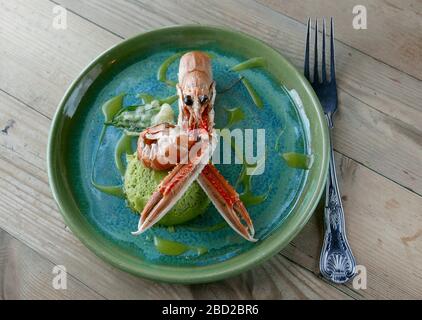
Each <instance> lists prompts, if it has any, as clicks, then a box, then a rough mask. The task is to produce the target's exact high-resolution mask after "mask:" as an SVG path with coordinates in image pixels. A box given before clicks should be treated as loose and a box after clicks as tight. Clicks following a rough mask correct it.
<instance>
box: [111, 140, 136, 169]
mask: <svg viewBox="0 0 422 320" xmlns="http://www.w3.org/2000/svg"><path fill="white" fill-rule="evenodd" d="M132 153H133V151H132V137H131V136H129V135H126V134H123V135H122V137H121V138H120V140H119V142H118V143H117V145H116V149H114V163H115V165H116V168H117V169H118V170H119V172H120V174H121V175H122V176H124V175H125V171H126V168H125V165H124V164H123V161H122V155H126V154H132Z"/></svg>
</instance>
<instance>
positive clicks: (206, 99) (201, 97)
mask: <svg viewBox="0 0 422 320" xmlns="http://www.w3.org/2000/svg"><path fill="white" fill-rule="evenodd" d="M207 101H208V96H199V102H200V103H201V104H205V103H207Z"/></svg>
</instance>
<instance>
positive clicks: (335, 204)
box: [304, 18, 356, 283]
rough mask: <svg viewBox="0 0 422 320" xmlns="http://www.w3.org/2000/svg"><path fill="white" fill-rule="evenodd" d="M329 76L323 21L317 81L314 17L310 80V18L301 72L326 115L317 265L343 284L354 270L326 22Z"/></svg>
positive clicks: (331, 37)
mask: <svg viewBox="0 0 422 320" xmlns="http://www.w3.org/2000/svg"><path fill="white" fill-rule="evenodd" d="M330 27H331V32H330V46H331V53H330V77H328V76H327V69H326V64H325V38H326V23H325V19H324V20H323V28H322V57H321V80H320V77H319V71H318V20H315V48H314V54H315V61H314V72H313V80H312V79H311V77H310V72H309V64H310V62H309V47H310V46H309V42H310V33H311V19H309V20H308V31H307V34H306V49H305V68H304V69H305V70H304V74H305V77H306V78H307V79H308V81H309V82H310V83H311V85H312V87H313V88H314V90H315V92H316V94H317V96H318V98H319V100H320V102H321V105H322V107H323V109H324V113H325V116H326V118H327V122H328V127H329V128H330V164H329V172H328V178H327V184H326V189H325V194H326V196H325V209H324V225H325V234H324V242H323V246H322V250H321V257H320V262H319V264H320V265H319V267H320V271H321V274H322V275H323V276H324V278H326V279H327V280H330V281H332V282H334V283H345V282H347V281H349V280H350V279H352V278H353V277H354V275H355V273H356V262H355V258H354V257H353V254H352V250H351V249H350V246H349V243H348V242H347V237H346V230H345V222H344V211H343V205H342V203H341V197H340V191H339V188H338V183H337V175H336V166H335V163H334V152H333V143H332V141H333V140H332V134H331V131H332V130H331V129H332V128H333V115H334V113H335V112H336V110H337V85H336V74H335V61H334V22H333V18H331V21H330Z"/></svg>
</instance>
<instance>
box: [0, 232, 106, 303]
mask: <svg viewBox="0 0 422 320" xmlns="http://www.w3.org/2000/svg"><path fill="white" fill-rule="evenodd" d="M54 267H55V264H53V263H51V262H50V261H48V260H46V259H45V258H43V257H41V256H40V255H39V254H38V253H36V252H35V251H34V250H32V249H30V248H29V247H27V246H26V245H24V244H23V243H22V242H20V241H18V240H16V239H15V238H13V237H12V236H11V235H10V234H8V233H7V232H5V231H3V230H1V229H0V300H2V299H4V300H17V299H31V300H34V299H36V300H37V299H90V300H92V299H104V298H103V297H102V296H100V295H99V294H98V293H96V292H95V291H93V290H92V289H90V288H88V287H87V286H85V285H84V284H82V283H81V282H80V281H79V280H77V279H75V278H74V277H72V276H67V277H66V289H63V290H62V289H54V287H53V278H54V277H55V276H56V274H55V273H53V268H54Z"/></svg>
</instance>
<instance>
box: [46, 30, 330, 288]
mask: <svg viewBox="0 0 422 320" xmlns="http://www.w3.org/2000/svg"><path fill="white" fill-rule="evenodd" d="M187 50H202V51H205V52H207V53H209V55H210V57H211V58H212V65H213V73H214V79H215V80H216V82H217V100H216V102H215V112H216V127H217V128H224V127H229V128H230V129H235V128H239V129H253V130H255V131H254V132H256V130H257V129H265V139H266V148H265V151H266V152H265V154H266V156H265V170H263V172H262V174H260V175H257V176H253V177H252V178H251V179H239V177H242V170H243V169H245V167H244V166H243V165H242V164H234V163H232V164H230V165H217V167H218V169H219V170H220V171H221V172H222V174H223V175H224V176H225V177H226V178H227V179H228V180H229V182H231V183H232V184H233V185H235V186H236V188H237V190H238V192H239V193H241V194H242V193H243V194H245V196H244V199H246V200H245V201H246V205H247V208H248V211H249V212H250V214H251V217H252V219H253V221H254V225H255V228H256V237H257V238H259V241H258V242H257V243H249V242H247V241H245V240H243V239H242V238H240V237H239V236H238V235H237V234H236V233H234V232H233V231H232V230H231V229H230V228H228V227H226V226H225V224H224V221H223V220H222V218H221V217H220V215H219V214H218V213H217V211H216V210H215V209H214V207H213V206H212V205H209V206H208V207H207V209H206V211H205V213H204V214H202V215H201V216H200V217H198V218H196V219H195V220H192V221H189V222H188V223H186V224H183V225H180V226H176V227H174V228H168V227H163V226H156V227H154V228H152V229H151V230H149V231H148V232H146V233H145V234H142V235H141V236H139V237H134V236H132V235H131V234H130V232H131V231H134V230H135V229H136V226H137V220H138V216H137V215H136V214H134V213H133V212H131V210H130V209H129V208H128V207H127V205H126V202H125V201H124V199H121V198H117V197H113V196H111V195H109V194H105V193H103V192H101V191H99V190H98V189H96V188H95V187H94V186H93V185H92V184H91V180H90V177H91V174H92V175H93V176H94V179H95V181H96V183H99V184H102V185H119V184H121V183H122V177H121V174H120V173H119V171H118V170H117V168H115V165H114V150H115V147H116V144H117V143H118V141H119V138H120V136H121V135H122V131H121V130H119V129H118V128H115V127H107V129H106V131H105V135H104V136H103V137H104V139H103V140H102V141H101V143H100V142H99V141H100V135H101V132H102V130H103V126H104V117H103V114H102V112H101V107H102V105H103V104H104V103H105V102H107V101H109V100H110V99H112V98H113V97H116V96H118V95H121V94H122V96H123V99H122V100H121V101H122V102H121V104H122V107H126V106H130V105H137V104H140V103H141V102H142V101H141V99H140V98H139V95H138V94H139V93H144V94H149V95H151V96H154V97H156V98H164V97H168V96H171V95H174V94H175V88H174V86H172V85H171V82H172V81H174V80H176V77H177V65H178V59H177V58H175V59H174V61H173V62H172V63H171V64H170V65H169V68H168V70H167V72H166V73H165V78H166V80H169V81H168V83H167V84H166V83H164V82H163V81H160V79H158V78H157V73H158V70H159V68H160V65H162V63H163V62H164V61H166V60H167V59H168V58H169V57H172V56H175V55H177V54H179V53H182V52H185V51H187ZM253 58H258V59H256V60H255V62H256V64H255V65H254V68H248V69H244V70H233V69H232V67H234V66H235V65H238V64H239V63H242V62H244V61H246V60H249V59H253ZM239 77H243V78H244V79H246V80H244V81H243V82H241V81H238V79H239ZM161 80H163V79H161ZM169 83H170V85H169ZM251 92H254V93H253V94H251ZM172 107H173V108H174V110H175V111H176V110H177V108H176V103H173V105H172ZM96 150H98V153H96ZM296 154H305V155H307V159H310V158H312V163H311V164H310V163H309V162H308V163H305V162H306V161H305V162H303V163H301V161H298V159H297V156H296ZM299 160H300V159H299ZM306 166H307V167H308V169H307V170H306V169H304V167H306ZM327 168H328V135H327V128H326V125H325V119H324V116H323V112H322V110H321V107H320V105H319V102H318V100H317V98H316V96H315V94H314V92H313V90H312V89H311V87H310V86H309V84H308V82H307V81H306V80H305V79H304V77H303V76H302V75H301V74H300V73H299V72H298V71H297V70H296V69H295V68H294V67H293V66H292V65H291V64H290V63H289V62H287V61H286V60H285V59H284V58H283V57H282V56H281V55H280V54H279V53H278V52H276V51H274V50H273V49H271V48H270V47H268V46H267V45H265V44H264V43H262V42H261V41H259V40H257V39H254V38H252V37H250V36H248V35H245V34H242V33H239V32H235V31H231V30H227V29H221V28H215V27H204V26H181V27H171V28H165V29H160V30H156V31H152V32H148V33H145V34H141V35H139V36H136V37H134V38H131V39H128V40H126V41H123V42H122V43H120V44H119V45H117V46H115V47H113V48H111V49H110V50H108V51H106V52H105V53H103V54H102V55H101V56H99V57H98V58H97V59H95V60H94V61H93V62H92V63H91V64H90V65H89V66H88V67H87V68H86V69H85V70H84V71H83V72H82V73H81V74H80V76H79V77H78V78H77V79H76V80H75V81H74V82H73V84H72V85H71V87H70V88H69V90H68V91H67V93H66V94H65V96H64V98H63V100H62V101H61V103H60V105H59V107H58V110H57V112H56V115H55V117H54V120H53V125H52V127H51V132H50V136H49V144H48V173H49V179H50V185H51V188H52V191H53V194H54V197H55V199H56V201H57V203H58V205H59V207H60V211H61V213H62V214H63V217H64V219H65V221H66V223H67V224H68V225H69V227H70V228H71V230H72V231H73V233H74V234H75V235H76V236H77V237H79V239H80V240H81V241H82V242H83V243H84V244H85V245H86V246H87V247H89V248H90V249H91V250H92V251H93V252H95V253H96V254H97V255H98V256H100V257H101V258H103V259H104V260H106V261H108V262H110V263H111V264H113V265H114V266H117V267H119V268H121V269H123V270H125V271H128V272H130V273H133V274H136V275H139V276H142V277H146V278H150V279H155V280H160V281H168V282H177V283H200V282H201V283H202V282H209V281H215V280H218V279H222V278H225V277H228V276H232V275H234V274H237V273H239V272H242V271H245V270H246V269H248V268H251V267H253V266H255V265H257V264H258V263H261V262H263V261H264V260H265V259H267V258H269V257H271V256H272V255H274V254H275V253H277V252H279V251H280V250H281V249H282V248H283V247H284V246H285V245H286V244H287V243H288V242H289V241H290V240H292V238H293V237H294V236H295V235H296V234H297V233H298V232H299V231H300V230H301V229H302V227H303V226H304V225H305V223H306V222H307V221H308V219H309V217H310V216H311V215H312V212H313V211H314V209H315V207H316V205H317V203H318V200H319V198H320V196H321V194H322V191H323V189H324V183H325V178H326V174H327ZM245 181H249V183H250V184H244V183H242V182H245ZM245 187H246V189H245ZM157 241H162V242H161V245H162V244H163V241H164V244H168V243H171V246H172V247H173V248H172V250H173V251H171V252H170V253H172V254H168V252H167V254H166V252H163V250H162V248H161V249H160V246H157ZM164 251H166V250H164Z"/></svg>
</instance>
